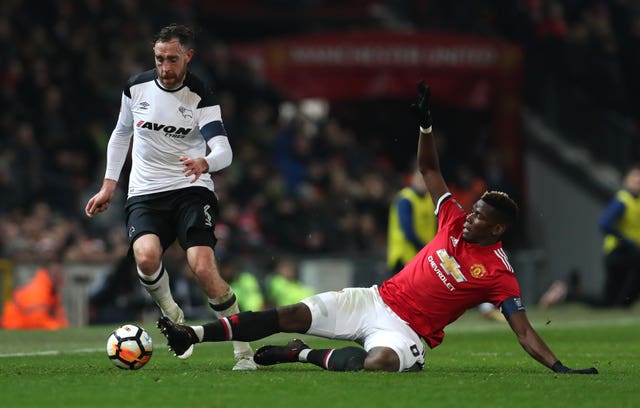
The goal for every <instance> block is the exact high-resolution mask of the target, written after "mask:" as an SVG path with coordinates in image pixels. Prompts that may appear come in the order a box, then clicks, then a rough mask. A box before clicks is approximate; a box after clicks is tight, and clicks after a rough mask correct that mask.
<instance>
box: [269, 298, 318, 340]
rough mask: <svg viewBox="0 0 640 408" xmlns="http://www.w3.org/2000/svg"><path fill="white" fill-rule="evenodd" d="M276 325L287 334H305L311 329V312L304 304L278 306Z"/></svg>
mask: <svg viewBox="0 0 640 408" xmlns="http://www.w3.org/2000/svg"><path fill="white" fill-rule="evenodd" d="M276 310H277V311H278V323H279V325H280V330H281V331H283V332H287V333H306V332H307V331H308V330H309V327H311V310H309V307H308V306H307V305H305V304H304V303H302V302H300V303H295V304H293V305H287V306H280V307H278V308H277V309H276Z"/></svg>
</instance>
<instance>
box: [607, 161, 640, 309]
mask: <svg viewBox="0 0 640 408" xmlns="http://www.w3.org/2000/svg"><path fill="white" fill-rule="evenodd" d="M599 226H600V229H601V230H602V232H604V233H605V234H606V236H605V238H604V263H605V269H606V277H605V285H604V292H603V299H602V302H603V305H604V306H623V307H629V306H631V304H632V303H633V302H634V301H635V300H636V299H637V298H638V294H639V293H640V163H635V164H633V165H632V166H631V167H630V168H629V169H628V170H627V173H626V175H625V177H624V181H623V188H622V189H621V190H620V191H618V192H617V193H616V195H615V197H614V198H613V199H612V200H611V202H610V203H609V205H608V206H607V208H606V209H605V210H604V212H603V213H602V216H601V217H600V220H599Z"/></svg>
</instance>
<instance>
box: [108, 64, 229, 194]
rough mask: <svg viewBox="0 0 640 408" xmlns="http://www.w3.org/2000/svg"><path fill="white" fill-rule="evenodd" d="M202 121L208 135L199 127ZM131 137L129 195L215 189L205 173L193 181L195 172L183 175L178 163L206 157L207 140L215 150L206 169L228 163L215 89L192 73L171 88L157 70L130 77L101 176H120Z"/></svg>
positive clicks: (225, 141) (116, 178) (217, 167)
mask: <svg viewBox="0 0 640 408" xmlns="http://www.w3.org/2000/svg"><path fill="white" fill-rule="evenodd" d="M205 126H206V127H207V131H206V132H204V134H205V135H206V136H207V139H208V140H205V136H203V132H202V131H201V130H202V129H203V128H204V127H205ZM132 136H133V147H132V154H131V156H132V157H131V160H132V163H131V175H130V178H129V190H128V197H134V196H139V195H144V194H153V193H159V192H162V191H170V190H176V189H181V188H185V187H193V186H201V187H206V188H208V189H209V190H211V191H213V190H214V184H213V180H212V178H211V175H210V174H209V173H204V174H202V175H201V176H200V178H199V179H198V180H197V181H196V182H194V183H191V181H192V180H193V176H191V177H186V176H185V175H184V173H183V172H182V169H183V168H184V166H183V165H182V163H181V162H180V157H181V156H186V157H189V158H197V157H205V156H206V153H207V145H208V146H209V147H210V148H211V149H213V150H214V152H213V153H216V154H215V157H216V158H215V159H214V160H212V159H211V157H209V158H208V159H207V161H208V162H209V171H217V170H220V169H221V168H224V167H226V166H228V165H229V164H230V162H231V157H232V152H231V146H230V145H229V141H228V139H227V135H226V131H225V129H224V125H223V122H222V114H221V111H220V106H219V105H218V104H217V103H216V102H215V99H214V97H213V93H212V92H211V91H210V90H207V89H205V87H204V85H203V83H202V81H200V80H199V79H198V78H197V77H195V76H194V75H193V74H191V73H187V75H186V77H185V80H184V83H183V85H182V86H181V87H179V88H177V89H174V90H167V89H164V88H162V87H161V86H160V84H159V83H158V81H157V72H156V70H155V69H152V70H149V71H146V72H143V73H140V74H137V75H134V76H132V77H131V78H129V80H128V81H127V84H126V86H125V88H124V91H123V93H122V104H121V106H120V114H119V116H118V122H117V124H116V126H115V128H114V130H113V132H112V134H111V137H110V139H109V145H108V147H107V169H106V173H105V178H108V179H112V180H118V179H119V176H120V173H121V171H122V167H123V165H124V162H125V160H126V158H127V152H128V150H129V144H130V141H131V137H132ZM216 150H217V151H216Z"/></svg>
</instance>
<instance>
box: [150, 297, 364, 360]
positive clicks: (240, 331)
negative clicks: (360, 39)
mask: <svg viewBox="0 0 640 408" xmlns="http://www.w3.org/2000/svg"><path fill="white" fill-rule="evenodd" d="M241 322H242V323H241ZM158 328H159V329H160V332H162V334H164V335H165V337H166V338H167V340H168V343H169V348H170V349H171V350H173V352H174V353H175V354H176V355H177V356H180V355H181V354H182V353H184V352H185V351H186V350H188V348H189V347H191V346H192V345H193V344H195V343H200V342H211V341H213V342H218V341H228V340H231V339H240V340H244V341H253V340H259V339H261V338H264V337H267V336H270V335H272V334H275V333H278V332H279V331H280V330H279V326H278V314H277V312H276V311H275V310H268V311H265V312H242V313H239V314H237V315H234V316H231V317H230V318H222V319H219V320H218V321H216V322H213V323H207V324H205V325H203V326H185V325H178V324H175V323H173V322H172V321H171V320H169V319H167V318H166V317H162V318H160V320H158ZM366 357H367V352H366V351H364V350H363V349H361V348H359V347H345V348H341V349H322V350H320V349H319V350H312V349H310V348H309V346H307V345H306V344H305V343H304V342H303V341H302V340H297V339H296V340H292V341H291V342H289V343H288V344H287V345H286V346H264V347H262V348H260V349H259V350H258V351H256V354H255V356H254V361H255V362H256V363H258V364H261V365H273V364H278V363H287V362H290V363H294V362H296V361H299V362H309V363H312V364H315V365H317V366H318V367H322V368H324V369H327V370H331V371H358V370H361V369H362V368H363V367H364V360H365V358H366Z"/></svg>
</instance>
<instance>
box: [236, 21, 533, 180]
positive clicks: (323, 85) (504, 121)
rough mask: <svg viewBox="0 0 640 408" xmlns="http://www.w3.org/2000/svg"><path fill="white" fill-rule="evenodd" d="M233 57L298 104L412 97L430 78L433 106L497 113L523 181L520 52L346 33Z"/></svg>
mask: <svg viewBox="0 0 640 408" xmlns="http://www.w3.org/2000/svg"><path fill="white" fill-rule="evenodd" d="M234 52H235V53H236V55H238V56H239V57H240V58H241V59H243V60H245V61H247V62H248V63H249V64H250V65H251V66H252V67H253V68H254V69H255V71H256V74H257V75H259V76H262V77H263V78H264V79H265V80H266V81H267V82H270V83H271V84H273V85H274V86H275V87H277V88H279V89H280V90H281V91H282V92H283V93H284V94H285V95H287V96H288V97H289V98H291V99H293V100H299V99H303V98H325V99H328V100H329V101H332V100H333V101H337V100H362V99H371V98H389V97H391V98H393V97H397V98H405V97H406V98H408V99H413V98H414V97H415V95H416V82H417V80H419V79H424V80H425V81H426V82H427V83H428V84H429V85H430V86H431V88H432V89H433V93H432V95H433V102H434V103H435V104H442V105H449V106H454V107H460V108H464V109H472V110H489V111H491V112H492V113H493V118H494V125H493V137H494V140H495V141H496V143H497V145H498V146H500V148H501V154H502V157H503V160H504V161H505V162H506V163H505V168H506V169H507V170H508V171H509V172H510V173H511V174H512V175H513V176H514V177H515V178H516V179H520V180H521V174H522V173H521V172H522V165H521V157H522V137H521V124H520V123H521V122H520V110H521V87H522V70H523V68H522V64H523V54H522V50H521V49H520V48H519V47H517V46H514V45H512V44H509V43H505V42H500V41H496V40H492V39H487V38H481V37H474V36H467V35H457V34H438V33H425V32H406V33H400V32H387V31H369V32H362V31H359V32H341V33H323V34H314V35H303V36H297V37H291V38H281V39H276V40H270V41H265V42H262V43H259V44H248V45H238V46H235V47H234Z"/></svg>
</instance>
